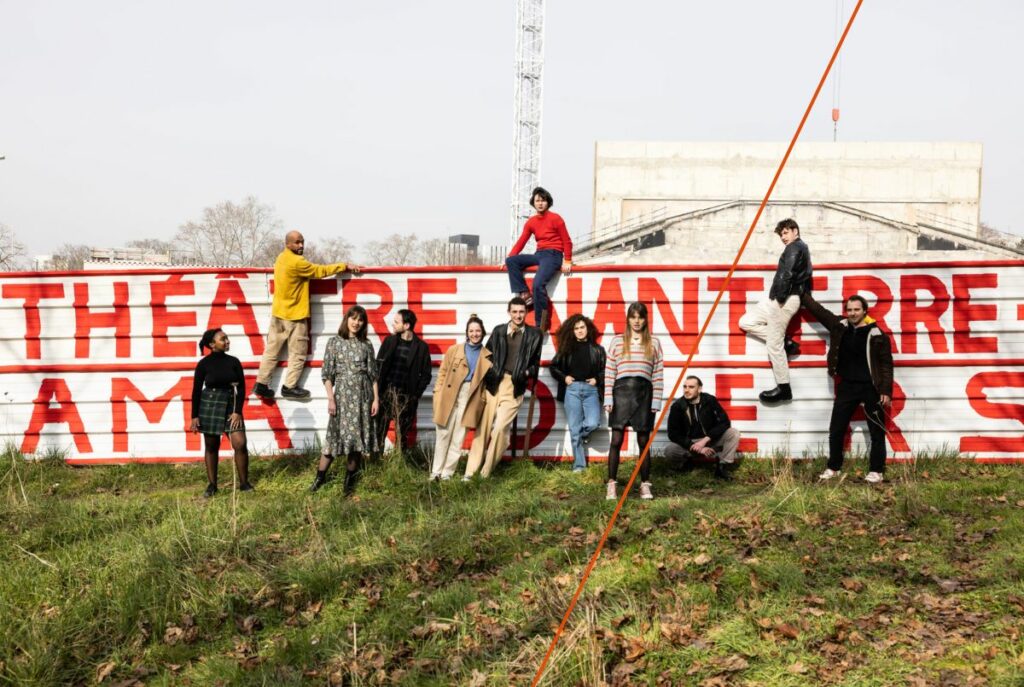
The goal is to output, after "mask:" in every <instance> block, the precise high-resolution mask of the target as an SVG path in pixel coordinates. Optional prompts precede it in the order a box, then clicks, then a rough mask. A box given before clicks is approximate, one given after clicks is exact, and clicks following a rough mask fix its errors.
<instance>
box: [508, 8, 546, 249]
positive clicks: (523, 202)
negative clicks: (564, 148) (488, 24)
mask: <svg viewBox="0 0 1024 687" xmlns="http://www.w3.org/2000/svg"><path fill="white" fill-rule="evenodd" d="M543 77H544V0H517V7H516V64H515V104H514V107H515V131H514V134H513V139H512V150H513V156H514V157H513V161H512V211H511V217H510V219H509V223H510V229H509V231H510V235H511V242H513V243H514V242H515V240H516V239H517V238H519V232H520V230H521V229H522V227H523V223H524V222H526V220H527V219H529V217H530V216H531V215H532V214H533V208H532V207H531V206H530V198H529V197H528V196H529V193H530V191H532V190H533V189H534V187H536V186H537V183H538V181H539V180H540V125H541V113H542V106H543V99H542V97H541V95H542V86H543V81H544V78H543Z"/></svg>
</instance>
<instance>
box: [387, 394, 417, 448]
mask: <svg viewBox="0 0 1024 687" xmlns="http://www.w3.org/2000/svg"><path fill="white" fill-rule="evenodd" d="M419 404H420V399H419V397H418V396H410V395H408V394H406V393H403V392H401V391H398V390H396V389H394V388H391V387H389V388H387V389H385V390H384V393H383V394H381V396H380V408H379V409H378V411H377V446H379V447H380V450H381V451H382V452H383V450H384V439H385V437H387V435H388V427H389V426H390V425H391V422H392V421H394V422H395V438H396V439H397V440H398V441H399V442H401V446H402V450H405V449H407V448H409V446H408V442H409V441H410V438H409V437H410V434H411V432H412V426H413V423H415V421H416V409H417V408H418V407H419Z"/></svg>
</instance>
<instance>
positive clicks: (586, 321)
mask: <svg viewBox="0 0 1024 687" xmlns="http://www.w3.org/2000/svg"><path fill="white" fill-rule="evenodd" d="M557 340H558V354H557V355H556V356H555V358H554V360H552V361H551V366H550V367H549V368H548V371H549V372H550V373H551V376H552V377H554V378H555V379H556V380H557V381H558V400H559V401H562V403H563V404H565V414H566V415H567V416H568V420H569V437H570V440H571V441H572V455H573V463H572V471H573V472H582V471H583V470H585V469H586V467H587V449H586V446H585V445H584V444H585V442H586V440H587V437H588V436H589V435H590V433H591V432H593V431H594V430H595V429H597V426H598V423H599V422H600V421H601V395H602V394H603V393H604V365H605V352H604V349H603V348H601V346H600V345H598V343H597V327H595V326H594V323H593V322H592V321H591V320H590V318H588V317H584V316H583V315H580V314H576V315H573V316H572V317H570V318H569V319H567V320H566V321H565V322H564V323H563V324H562V326H561V327H560V328H559V329H558V338H557Z"/></svg>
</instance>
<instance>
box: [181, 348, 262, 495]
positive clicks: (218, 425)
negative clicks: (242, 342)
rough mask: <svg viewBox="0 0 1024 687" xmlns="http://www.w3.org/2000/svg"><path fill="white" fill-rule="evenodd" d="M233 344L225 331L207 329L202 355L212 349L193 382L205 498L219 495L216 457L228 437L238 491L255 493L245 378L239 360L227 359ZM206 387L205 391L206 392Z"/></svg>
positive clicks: (202, 360) (194, 426) (194, 408)
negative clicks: (247, 433)
mask: <svg viewBox="0 0 1024 687" xmlns="http://www.w3.org/2000/svg"><path fill="white" fill-rule="evenodd" d="M230 347H231V342H230V341H229V340H228V335H227V334H225V333H224V331H223V330H222V329H219V328H218V329H208V330H206V332H205V333H203V338H202V339H201V340H200V341H199V352H200V353H202V352H203V350H204V349H209V350H210V354H209V355H207V356H205V357H204V358H202V359H201V360H200V361H199V364H198V365H196V371H195V376H194V377H193V379H192V426H191V427H190V429H191V430H192V431H193V432H202V433H203V438H204V441H205V446H206V455H205V458H206V477H207V481H208V482H209V484H207V485H206V491H205V492H203V496H205V497H207V498H209V497H211V496H213V495H214V494H216V493H217V461H218V456H217V453H218V452H219V450H220V437H221V435H222V434H227V435H228V439H230V440H231V448H232V449H234V451H235V469H236V470H237V471H238V481H239V487H238V490H239V491H252V485H250V484H249V448H248V446H247V444H246V440H245V423H243V422H242V406H243V405H244V403H245V376H244V375H243V373H242V363H241V362H239V360H238V358H236V357H234V356H231V355H228V353H227V352H228V349H229V348H230ZM204 387H205V388H204Z"/></svg>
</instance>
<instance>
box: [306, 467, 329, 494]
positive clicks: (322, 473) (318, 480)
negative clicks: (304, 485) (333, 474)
mask: <svg viewBox="0 0 1024 687" xmlns="http://www.w3.org/2000/svg"><path fill="white" fill-rule="evenodd" d="M325 482H327V471H326V470H317V471H316V477H314V478H313V484H311V485H309V490H310V491H316V490H317V489H319V488H320V487H322V486H324V483H325Z"/></svg>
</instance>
